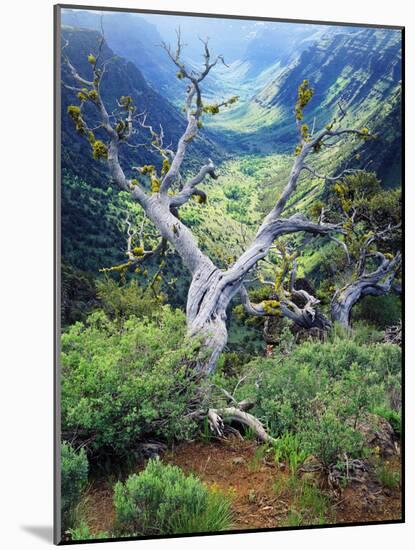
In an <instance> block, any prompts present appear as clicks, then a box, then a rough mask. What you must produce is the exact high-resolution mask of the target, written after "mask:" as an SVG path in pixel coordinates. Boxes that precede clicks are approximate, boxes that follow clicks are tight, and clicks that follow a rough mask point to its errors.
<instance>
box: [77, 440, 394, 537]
mask: <svg viewBox="0 0 415 550" xmlns="http://www.w3.org/2000/svg"><path fill="white" fill-rule="evenodd" d="M257 449H258V445H257V444H256V443H255V442H253V441H246V440H245V441H244V440H241V439H239V438H236V437H232V438H230V439H227V440H220V441H215V440H214V441H208V442H204V441H193V442H189V443H182V444H180V445H178V446H177V447H176V448H175V449H173V450H171V451H168V452H167V453H165V454H164V456H163V460H164V461H165V462H168V463H170V464H175V465H177V466H180V467H181V468H182V469H183V470H184V471H185V472H186V473H190V472H191V473H194V474H195V475H197V476H198V477H200V478H201V479H202V480H203V481H204V482H205V483H207V484H208V485H213V484H214V485H215V486H217V487H218V488H219V489H220V490H223V491H229V490H230V491H232V493H233V494H234V498H233V506H232V508H233V513H234V522H233V529H257V528H276V527H281V526H283V525H286V520H287V515H288V513H289V511H290V507H291V505H292V502H290V499H291V495H290V494H286V493H283V494H282V495H281V496H276V492H275V490H274V488H273V485H274V483H275V481H276V480H277V479H278V478H279V477H281V476H287V473H286V472H285V471H284V470H282V469H279V468H278V467H277V465H276V464H275V462H274V461H273V460H272V458H271V457H270V458H269V459H266V458H261V459H260V458H258V451H257V452H256V454H255V451H256V450H257ZM396 467H399V465H398V463H397V464H396ZM141 469H142V466H140V467H138V468H137V470H136V471H140V470H141ZM85 508H86V521H87V523H88V526H89V528H90V531H91V533H94V534H95V533H97V532H99V531H108V532H111V531H112V526H113V522H114V508H113V504H112V488H111V485H110V483H109V482H108V481H103V480H99V481H95V482H92V483H91V486H90V488H89V490H88V493H87V500H86V506H85ZM328 512H329V513H328V516H329V517H330V519H329V520H327V522H326V523H328V522H330V523H332V522H335V523H354V522H371V521H384V520H399V519H400V518H401V493H400V490H399V489H391V490H388V489H383V488H382V487H381V486H379V485H376V483H370V484H367V485H366V484H360V485H359V484H353V486H350V487H347V488H346V489H345V490H344V491H343V493H342V494H341V496H340V497H339V498H337V499H335V498H334V497H332V498H331V499H330V509H329V511H328Z"/></svg>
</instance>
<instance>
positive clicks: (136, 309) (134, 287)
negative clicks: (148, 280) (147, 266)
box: [97, 277, 162, 322]
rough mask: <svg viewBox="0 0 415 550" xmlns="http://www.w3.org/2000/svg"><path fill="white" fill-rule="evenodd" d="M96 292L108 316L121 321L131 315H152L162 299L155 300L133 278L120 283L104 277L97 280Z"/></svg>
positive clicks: (158, 309) (156, 312)
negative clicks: (123, 283) (122, 283)
mask: <svg viewBox="0 0 415 550" xmlns="http://www.w3.org/2000/svg"><path fill="white" fill-rule="evenodd" d="M97 294H98V298H99V299H100V301H101V305H102V309H103V311H104V312H105V313H106V314H107V315H108V317H109V318H110V319H117V320H119V321H121V322H122V321H123V320H124V319H128V318H129V317H132V316H135V317H143V316H146V317H150V316H153V317H154V316H156V315H157V314H159V313H160V309H161V307H162V301H160V300H156V299H155V298H154V296H153V294H151V293H150V291H149V290H148V289H147V288H146V286H144V288H143V286H140V285H139V284H138V282H137V280H135V279H133V280H131V281H130V282H129V283H127V284H125V285H120V284H119V283H118V282H117V281H115V280H114V279H111V278H110V277H106V278H104V279H102V280H100V281H98V282H97Z"/></svg>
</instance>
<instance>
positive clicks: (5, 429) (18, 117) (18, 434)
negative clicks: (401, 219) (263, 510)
mask: <svg viewBox="0 0 415 550" xmlns="http://www.w3.org/2000/svg"><path fill="white" fill-rule="evenodd" d="M77 3H78V4H89V2H82V0H78V2H77ZM91 3H95V4H97V5H101V6H104V5H105V6H106V5H108V6H111V5H112V6H119V7H131V8H152V9H166V10H167V9H170V10H179V11H181V10H182V11H186V10H187V11H201V12H203V11H206V12H209V13H229V14H241V15H251V16H273V17H283V18H284V17H286V18H301V19H314V20H328V21H350V22H354V23H377V24H394V25H406V35H407V46H406V57H407V62H406V65H407V93H406V97H407V98H408V104H407V106H406V118H407V120H409V121H411V123H412V124H411V125H410V126H408V131H407V176H406V204H407V209H408V210H409V208H410V206H411V205H413V203H414V199H415V181H414V163H413V157H414V154H415V144H414V131H413V128H414V124H415V116H414V104H415V99H414V98H415V89H414V88H415V87H414V70H413V69H414V60H413V52H414V51H415V44H414V41H415V35H414V32H415V18H414V17H413V14H411V9H410V7H411V5H413V3H412V2H410V1H409V0H366V1H364V0H340V1H335V0H334V1H333V0H331V1H330V0H326V1H324V0H295V1H291V2H278V1H275V0H273V1H266V0H256V1H255V2H246V1H243V0H239V1H237V0H209V2H208V3H200V4H198V3H196V2H190V0H173V1H168V0H164V1H163V0H152V1H150V0H143V1H126V0H124V1H123V0H111V1H106V0H97V1H95V2H93V0H91ZM52 5H53V1H52V0H41V1H40V0H38V1H36V2H34V1H22V0H21V1H17V0H8V1H6V2H2V6H1V33H0V40H1V47H0V55H1V58H2V62H1V65H0V67H1V73H0V74H1V84H0V90H1V96H2V97H1V101H0V140H1V149H0V151H1V165H0V166H1V170H0V177H1V183H0V185H1V192H0V209H1V211H0V224H1V229H0V237H1V246H0V257H1V269H0V277H1V281H0V323H1V330H0V335H1V336H0V337H1V340H0V342H1V345H0V357H1V361H0V365H1V366H0V373H1V374H0V375H1V384H0V389H1V398H0V403H1V409H2V410H1V412H0V419H1V429H0V449H1V450H0V461H1V464H0V508H1V510H0V525H1V528H0V545H1V547H2V548H5V549H7V550H9V549H19V550H26V549H31V548H40V547H43V548H44V547H45V546H47V545H49V546H50V545H51V529H52V410H53V400H52V389H53V388H52V373H53V358H52V342H53V324H52V311H53V302H52V296H53V277H52V273H53V256H52V254H53V241H52V239H53V219H52V212H53V208H52V196H53V171H52V160H53V116H52V114H53V111H52V109H53V73H52V67H53V66H52V51H53V48H52V45H53V42H52V37H53V34H52V21H53V20H52ZM411 16H412V17H411ZM411 213H412V212H410V213H409V214H408V216H407V229H406V242H407V246H408V251H407V252H408V254H407V272H408V273H409V275H407V281H408V286H409V285H411V283H412V280H411V275H412V276H413V268H414V257H413V254H412V243H413V241H414V239H415V231H414V228H415V216H414V215H413V214H412V216H411ZM406 309H407V347H406V356H407V367H406V368H407V380H406V388H407V400H406V401H407V404H406V405H407V419H408V421H407V425H406V435H407V461H406V462H407V465H408V468H407V478H406V479H407V524H406V525H389V526H388V525H385V526H372V527H351V528H350V527H349V528H343V529H338V528H335V529H317V530H310V531H299V532H277V533H264V534H251V535H248V534H244V535H233V536H220V537H219V536H217V537H206V538H197V539H196V538H190V539H176V540H165V541H145V542H144V541H142V542H128V543H113V544H111V545H110V546H108V545H107V546H104V548H108V549H110V548H111V550H112V549H114V550H115V549H117V548H129V547H133V546H134V545H135V546H136V547H138V546H140V548H143V549H146V550H155V549H157V550H159V549H166V550H167V549H168V550H178V549H185V550H187V549H189V550H190V548H193V547H194V545H195V544H197V545H198V548H200V549H201V550H203V549H207V548H212V547H214V548H216V549H217V550H222V549H225V548H236V547H238V548H240V547H241V546H242V547H246V548H248V547H250V546H251V547H252V545H257V546H259V545H260V546H261V547H262V548H263V549H271V548H275V547H277V548H286V547H289V548H290V549H297V548H307V549H308V550H312V549H314V548H316V549H317V548H318V549H322V550H324V549H333V548H336V550H337V549H339V550H340V549H347V550H350V549H355V550H360V549H363V548H366V547H368V548H376V550H380V549H390V548H400V549H406V548H409V547H410V540H411V538H412V545H411V547H413V544H414V543H413V541H414V540H415V528H414V526H415V521H414V510H415V506H414V496H415V495H414V489H415V483H414V477H415V475H414V471H415V462H414V429H413V426H414V425H415V410H414V391H413V388H414V375H413V369H414V365H413V361H412V358H413V357H414V345H415V337H413V336H412V334H413V332H412V331H413V329H414V326H415V325H414V315H413V312H414V311H415V303H414V293H413V292H412V291H411V289H410V288H408V293H407V296H406ZM414 336H415V334H414ZM98 547H99V548H102V545H99V546H98V545H94V548H98Z"/></svg>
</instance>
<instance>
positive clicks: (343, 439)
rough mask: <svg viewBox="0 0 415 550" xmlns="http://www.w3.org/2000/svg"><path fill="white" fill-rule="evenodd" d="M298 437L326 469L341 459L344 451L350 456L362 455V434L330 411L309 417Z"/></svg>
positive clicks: (304, 447) (308, 452) (308, 451)
mask: <svg viewBox="0 0 415 550" xmlns="http://www.w3.org/2000/svg"><path fill="white" fill-rule="evenodd" d="M299 437H300V438H301V441H302V444H303V449H304V450H305V451H306V452H307V454H310V455H313V456H315V457H316V458H317V459H318V460H319V461H320V462H321V464H322V465H323V466H324V467H325V468H326V469H327V470H328V469H329V468H330V466H333V465H335V464H336V463H337V462H338V461H339V460H340V461H342V460H343V457H344V454H345V453H347V456H348V457H350V458H355V457H359V456H361V455H362V449H363V437H362V435H361V434H360V433H359V432H357V431H356V430H354V429H353V428H352V427H350V426H348V425H347V423H345V422H344V420H342V419H340V418H338V417H337V416H336V414H335V413H334V412H332V411H325V412H324V413H323V414H322V415H321V416H318V417H316V418H310V419H309V420H308V421H307V422H306V423H305V425H304V427H303V431H302V432H301V433H300V435H299Z"/></svg>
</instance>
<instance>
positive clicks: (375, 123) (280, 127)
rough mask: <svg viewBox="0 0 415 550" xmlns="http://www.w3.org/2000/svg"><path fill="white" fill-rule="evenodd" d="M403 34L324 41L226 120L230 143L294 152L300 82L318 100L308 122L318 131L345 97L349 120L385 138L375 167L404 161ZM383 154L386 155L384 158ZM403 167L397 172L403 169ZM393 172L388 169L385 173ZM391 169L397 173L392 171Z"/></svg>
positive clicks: (344, 35) (343, 35) (363, 33)
mask: <svg viewBox="0 0 415 550" xmlns="http://www.w3.org/2000/svg"><path fill="white" fill-rule="evenodd" d="M401 61H402V54H401V42H400V32H399V31H392V30H380V29H362V30H360V31H359V32H353V33H350V32H349V31H348V32H340V33H339V32H336V33H329V35H328V36H324V37H322V38H320V39H319V40H318V41H316V42H314V43H313V44H312V45H311V46H310V47H309V48H307V49H306V50H304V51H303V52H302V53H301V55H300V56H299V57H298V58H297V59H296V60H295V61H294V62H292V63H291V64H289V65H288V66H287V67H286V68H284V69H283V70H280V71H279V72H278V74H277V76H276V77H275V78H271V79H270V80H269V82H268V83H267V84H266V85H265V86H264V87H263V89H262V90H261V91H260V92H259V93H257V94H255V95H254V96H253V97H252V98H251V99H250V100H249V101H246V102H242V104H241V105H240V106H239V107H238V108H237V109H235V110H233V111H232V112H231V113H229V114H225V115H223V116H222V117H221V119H216V120H214V121H213V123H214V124H213V127H214V128H215V129H217V130H221V131H222V132H223V134H224V138H225V141H226V143H229V144H231V143H232V144H234V146H235V147H239V148H240V149H241V150H243V151H246V152H254V153H255V152H256V153H269V152H272V151H277V152H278V151H282V152H289V151H290V150H292V149H293V147H294V145H295V143H296V141H297V131H296V127H295V123H294V114H293V106H294V103H295V100H296V94H297V89H298V86H299V84H300V83H301V82H302V81H303V80H304V79H307V80H309V81H310V84H311V86H312V87H313V88H314V90H315V95H314V97H313V99H312V101H311V102H310V104H309V106H308V107H307V110H306V118H307V120H308V121H309V122H310V125H311V123H312V122H313V120H315V123H316V127H322V126H323V125H325V124H327V122H329V121H330V120H331V119H332V117H333V116H335V113H336V111H337V109H338V102H339V101H340V100H341V101H342V102H343V104H344V105H346V104H347V105H348V117H347V119H346V120H345V122H346V123H350V124H358V125H360V126H368V127H370V128H371V130H373V131H376V132H377V133H378V135H379V140H378V142H377V143H373V144H370V145H369V147H367V148H368V149H369V150H371V151H372V152H373V153H375V152H376V153H377V154H376V155H373V158H372V161H373V168H375V169H379V168H381V167H382V165H385V162H389V163H390V162H392V163H393V164H395V165H396V166H397V165H398V164H399V163H400V157H399V144H400V135H401V127H400V103H401V98H400V87H401V78H402V74H401ZM380 153H381V154H380ZM396 166H395V168H396ZM385 168H386V167H385V166H383V169H385ZM387 171H388V172H390V173H392V172H393V173H396V169H393V167H391V166H388V170H387Z"/></svg>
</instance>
